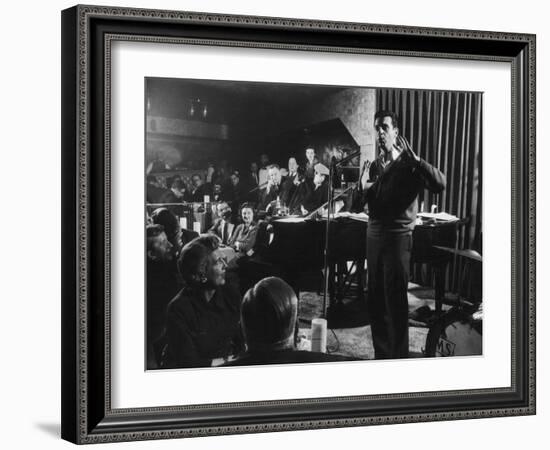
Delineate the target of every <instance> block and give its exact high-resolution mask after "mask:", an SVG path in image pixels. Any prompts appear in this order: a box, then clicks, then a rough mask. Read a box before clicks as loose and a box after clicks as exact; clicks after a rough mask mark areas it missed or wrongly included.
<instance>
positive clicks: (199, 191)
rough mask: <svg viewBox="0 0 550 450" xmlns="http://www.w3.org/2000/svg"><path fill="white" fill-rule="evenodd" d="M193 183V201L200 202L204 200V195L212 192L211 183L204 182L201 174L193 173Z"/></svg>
mask: <svg viewBox="0 0 550 450" xmlns="http://www.w3.org/2000/svg"><path fill="white" fill-rule="evenodd" d="M191 183H192V186H191V201H193V202H199V203H200V202H204V196H205V195H211V194H212V190H211V185H210V183H206V184H204V181H203V179H202V176H201V175H200V174H198V173H195V174H193V176H192V177H191Z"/></svg>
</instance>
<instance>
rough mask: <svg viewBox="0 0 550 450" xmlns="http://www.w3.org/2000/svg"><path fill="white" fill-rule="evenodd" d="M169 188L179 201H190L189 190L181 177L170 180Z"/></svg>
mask: <svg viewBox="0 0 550 450" xmlns="http://www.w3.org/2000/svg"><path fill="white" fill-rule="evenodd" d="M169 187H170V190H171V191H172V193H173V194H174V196H175V198H176V199H177V201H180V202H185V201H187V200H188V198H189V195H188V193H187V188H186V186H185V184H184V182H183V180H182V179H181V178H180V177H178V176H176V177H173V178H172V179H171V180H170V186H169Z"/></svg>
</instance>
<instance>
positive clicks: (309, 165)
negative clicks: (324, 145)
mask: <svg viewBox="0 0 550 450" xmlns="http://www.w3.org/2000/svg"><path fill="white" fill-rule="evenodd" d="M318 163H319V160H318V159H317V155H316V154H315V149H313V148H312V147H308V148H306V164H305V169H306V181H307V182H308V183H309V184H310V185H313V177H314V176H315V166H316V165H317V164H318Z"/></svg>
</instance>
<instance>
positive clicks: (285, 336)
mask: <svg viewBox="0 0 550 450" xmlns="http://www.w3.org/2000/svg"><path fill="white" fill-rule="evenodd" d="M297 312H298V299H297V297H296V294H295V293H294V290H293V289H292V288H291V287H290V286H289V285H288V283H286V282H285V281H283V280H282V279H280V278H277V277H269V278H264V279H263V280H261V281H259V282H258V283H256V285H255V286H254V287H252V288H250V289H249V290H248V291H247V293H246V294H245V296H244V299H243V303H242V306H241V326H242V329H243V333H244V336H245V339H246V344H247V347H248V349H249V351H254V350H256V349H275V350H276V349H281V348H289V347H293V338H294V327H295V325H296V316H297Z"/></svg>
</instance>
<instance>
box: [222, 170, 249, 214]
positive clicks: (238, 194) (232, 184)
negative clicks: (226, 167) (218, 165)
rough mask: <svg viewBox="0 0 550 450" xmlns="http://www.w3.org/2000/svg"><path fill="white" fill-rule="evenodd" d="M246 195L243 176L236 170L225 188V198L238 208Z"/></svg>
mask: <svg viewBox="0 0 550 450" xmlns="http://www.w3.org/2000/svg"><path fill="white" fill-rule="evenodd" d="M244 197H245V192H244V189H243V184H242V183H241V177H240V174H239V172H238V171H237V170H235V171H233V173H232V174H231V176H230V177H229V184H228V185H227V186H226V188H225V191H224V193H223V198H224V200H225V201H227V202H229V203H231V205H233V207H234V208H235V209H236V208H238V206H239V205H240V204H241V203H242V202H243V200H244Z"/></svg>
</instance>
